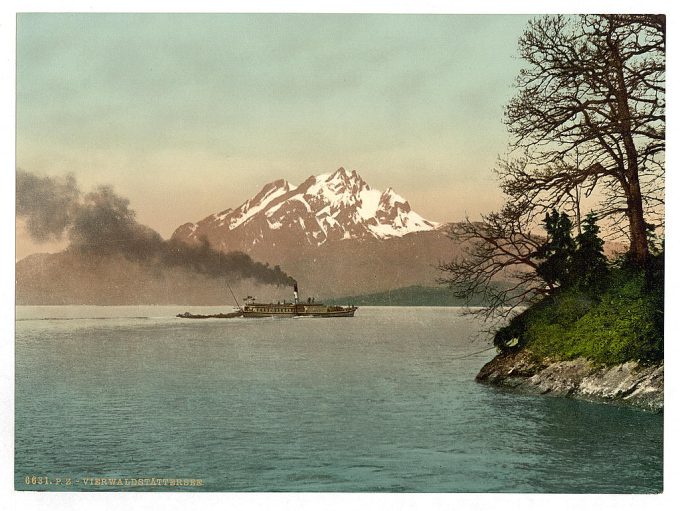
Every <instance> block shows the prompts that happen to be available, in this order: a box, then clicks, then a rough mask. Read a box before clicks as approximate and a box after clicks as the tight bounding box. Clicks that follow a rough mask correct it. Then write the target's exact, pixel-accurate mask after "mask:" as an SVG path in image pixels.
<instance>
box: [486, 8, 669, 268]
mask: <svg viewBox="0 0 680 511" xmlns="http://www.w3.org/2000/svg"><path fill="white" fill-rule="evenodd" d="M519 52H520V56H521V57H522V58H523V59H524V60H525V61H526V62H527V64H528V65H527V66H526V67H525V68H524V69H522V71H521V72H520V74H519V77H518V79H517V82H516V86H517V88H518V94H517V95H516V96H515V97H514V98H513V99H512V100H511V101H510V103H509V105H508V106H507V108H506V123H507V125H508V128H509V131H510V133H511V134H512V135H513V136H514V138H513V144H512V147H513V150H514V151H519V152H520V156H519V157H514V159H512V160H509V161H506V162H504V163H503V164H502V165H501V168H500V169H499V175H500V177H501V183H502V187H503V190H504V191H505V192H506V193H507V194H508V196H509V197H510V200H511V201H515V202H516V201H520V200H521V201H525V202H527V203H528V204H530V205H531V206H533V207H543V208H552V207H561V206H564V204H565V203H566V202H567V201H568V200H570V198H573V194H574V190H576V189H577V188H578V187H580V188H581V189H582V190H583V191H584V192H585V194H586V195H590V194H591V193H592V192H593V191H594V190H596V189H597V190H598V192H599V193H600V194H602V197H603V199H602V201H601V204H600V208H599V210H598V216H599V217H600V218H604V217H612V216H613V217H616V216H617V215H618V217H619V218H621V216H622V215H623V216H624V217H625V218H626V219H627V224H628V233H629V238H630V255H631V259H632V260H633V261H634V262H636V263H637V264H640V265H644V264H645V263H646V262H647V260H648V255H649V247H648V241H647V229H648V225H649V224H648V222H647V221H646V217H645V215H646V214H647V213H649V212H652V211H654V210H655V208H656V209H658V208H659V207H662V206H663V176H664V163H665V19H664V17H663V16H656V15H584V16H580V17H570V16H544V17H541V18H538V19H535V20H533V21H531V22H530V24H529V27H528V29H527V30H526V31H525V32H524V34H523V35H522V37H521V38H520V41H519ZM577 155H578V160H579V161H578V164H574V161H575V160H576V159H577Z"/></svg>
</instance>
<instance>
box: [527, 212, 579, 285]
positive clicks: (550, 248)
mask: <svg viewBox="0 0 680 511" xmlns="http://www.w3.org/2000/svg"><path fill="white" fill-rule="evenodd" d="M572 228H573V224H572V223H571V220H569V217H568V216H567V215H566V213H558V212H557V210H555V209H553V210H552V213H546V215H545V230H546V232H547V234H548V237H547V240H546V242H545V243H544V244H543V245H542V246H541V248H540V249H539V250H538V254H537V258H538V259H541V260H542V262H541V263H539V265H538V268H537V269H536V272H537V273H538V275H539V276H540V277H541V278H542V279H543V280H545V281H546V282H547V283H548V285H550V286H551V287H552V286H561V287H564V286H569V285H570V284H571V283H572V281H573V278H574V275H573V272H572V264H571V263H572V259H573V257H574V252H575V251H576V243H575V242H574V239H573V238H572V237H571V230H572Z"/></svg>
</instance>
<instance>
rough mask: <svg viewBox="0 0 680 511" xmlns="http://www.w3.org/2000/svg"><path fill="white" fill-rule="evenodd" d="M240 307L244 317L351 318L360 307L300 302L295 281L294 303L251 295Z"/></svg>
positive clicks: (310, 301) (309, 301)
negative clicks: (272, 301) (257, 297)
mask: <svg viewBox="0 0 680 511" xmlns="http://www.w3.org/2000/svg"><path fill="white" fill-rule="evenodd" d="M240 309H241V315H242V316H243V317H244V318H270V317H274V318H277V317H281V318H306V317H309V318H351V317H354V313H355V312H356V310H357V309H358V307H355V306H353V305H349V306H346V307H342V306H339V305H325V304H323V303H314V302H313V301H312V300H311V299H309V300H307V303H300V299H299V296H298V286H297V282H295V283H294V284H293V302H292V303H288V302H285V301H284V302H283V303H258V302H256V301H255V299H254V298H253V297H250V296H249V297H248V298H246V301H245V303H244V305H243V307H240Z"/></svg>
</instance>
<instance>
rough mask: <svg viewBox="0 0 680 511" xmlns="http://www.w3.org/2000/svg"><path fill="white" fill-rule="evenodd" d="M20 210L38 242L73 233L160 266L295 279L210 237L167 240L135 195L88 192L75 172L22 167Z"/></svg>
mask: <svg viewBox="0 0 680 511" xmlns="http://www.w3.org/2000/svg"><path fill="white" fill-rule="evenodd" d="M16 189H17V198H16V213H17V216H18V217H21V218H24V219H25V220H26V227H27V229H28V232H29V234H30V235H31V237H32V238H33V239H35V240H36V241H38V242H44V241H49V240H58V239H62V238H63V237H64V235H66V236H68V239H69V243H70V249H71V250H78V251H80V252H82V253H86V254H90V255H93V256H102V255H114V254H121V255H123V256H125V257H126V258H128V259H130V260H133V261H138V262H141V263H149V264H153V265H154V268H155V269H158V268H172V267H176V268H184V269H188V270H192V271H195V272H198V273H203V274H207V275H210V276H213V277H220V276H229V277H235V278H236V277H241V278H248V277H250V278H254V279H257V280H258V281H260V282H263V283H265V284H277V285H279V284H284V285H288V284H290V283H291V282H292V279H291V278H290V277H289V276H288V275H286V274H285V273H284V272H283V271H282V270H281V269H280V268H279V267H278V266H275V267H274V268H269V266H268V265H265V264H262V263H258V262H255V261H253V260H252V259H251V257H250V256H249V255H247V254H244V253H243V252H229V253H226V254H225V253H222V252H220V251H218V250H215V249H213V248H211V247H210V244H209V243H208V241H207V240H203V241H202V243H201V244H200V245H188V244H186V243H183V242H181V241H177V240H164V239H163V238H162V237H161V235H160V234H159V233H157V232H156V231H154V230H153V229H151V228H150V227H147V226H145V225H142V224H140V223H138V222H137V220H136V219H135V212H134V210H132V209H130V201H129V200H128V199H126V198H124V197H121V196H119V195H117V194H116V193H115V192H114V191H113V189H112V188H111V187H110V186H99V187H98V188H96V189H95V190H94V191H93V192H89V193H86V194H83V193H82V192H81V191H80V190H79V188H78V185H77V183H76V180H75V178H74V177H73V176H70V175H69V176H67V177H64V178H55V177H40V176H36V175H35V174H32V173H30V172H26V171H24V170H20V169H18V170H17V187H16Z"/></svg>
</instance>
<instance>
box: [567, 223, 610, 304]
mask: <svg viewBox="0 0 680 511" xmlns="http://www.w3.org/2000/svg"><path fill="white" fill-rule="evenodd" d="M599 233H600V228H599V227H598V225H597V222H596V219H595V215H594V214H593V213H589V214H588V216H586V219H585V220H584V222H583V224H582V232H581V234H579V235H578V236H576V251H575V252H574V257H573V261H572V265H571V272H572V273H573V275H574V276H575V277H576V279H577V280H578V283H579V285H580V286H581V287H582V288H583V289H587V290H591V291H594V292H597V291H599V290H602V288H603V287H604V284H605V279H606V277H607V274H608V269H607V258H606V256H605V255H604V241H603V240H602V238H600V236H599Z"/></svg>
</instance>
